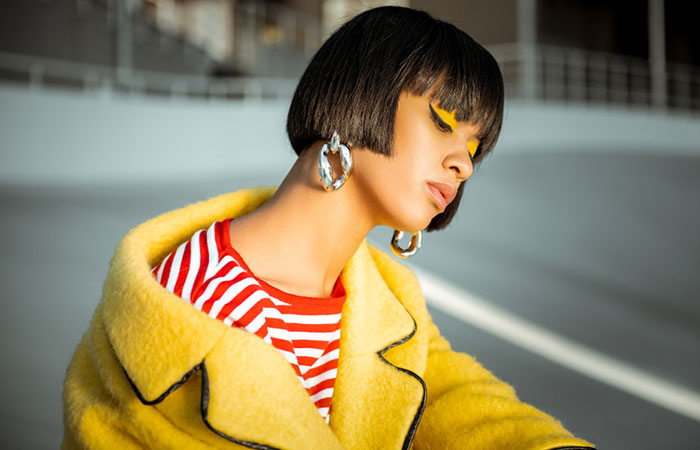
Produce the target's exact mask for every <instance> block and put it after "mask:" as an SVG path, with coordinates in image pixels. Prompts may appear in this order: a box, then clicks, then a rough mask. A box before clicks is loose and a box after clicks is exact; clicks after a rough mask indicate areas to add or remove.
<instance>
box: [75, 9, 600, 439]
mask: <svg viewBox="0 0 700 450" xmlns="http://www.w3.org/2000/svg"><path fill="white" fill-rule="evenodd" d="M502 114H503V84H502V79H501V75H500V71H499V69H498V66H497V64H496V63H495V61H494V60H493V58H492V57H491V56H490V55H489V54H488V53H487V52H486V51H485V50H484V49H483V48H482V47H481V46H479V45H478V44H477V43H475V42H474V41H473V40H472V39H471V38H469V37H468V36H467V35H466V34H464V33H463V32H461V31H459V30H457V29H456V28H455V27H453V26H451V25H449V24H446V23H443V22H440V21H436V20H434V19H433V18H431V17H430V16H429V15H427V14H425V13H422V12H417V11H414V10H410V9H405V8H396V7H385V8H377V9H374V10H370V11H367V12H365V13H363V14H360V15H359V16H357V17H356V18H354V19H353V20H351V21H350V22H348V23H347V24H345V25H344V26H343V27H342V28H340V29H339V30H338V31H337V32H336V33H335V34H334V35H333V36H331V37H330V38H329V39H328V41H327V42H326V43H325V44H324V45H323V46H322V48H321V49H320V50H319V51H318V53H317V54H316V55H315V56H314V58H313V59H312V61H311V63H310V64H309V66H308V68H307V70H306V72H305V73H304V75H303V76H302V78H301V80H300V82H299V86H298V87H297V90H296V92H295V94H294V98H293V99H292V104H291V107H290V110H289V116H288V121H287V132H288V135H289V139H290V142H291V144H292V147H293V148H294V150H295V151H296V153H297V154H298V155H299V157H298V159H297V161H296V163H295V164H294V166H293V167H292V168H291V170H290V171H289V174H288V175H287V177H286V178H285V179H284V181H283V182H282V184H281V185H280V186H279V188H278V189H277V190H274V189H265V188H263V189H251V190H245V191H239V192H235V193H232V194H228V195H224V196H220V197H217V198H214V199H211V200H208V201H205V202H202V203H198V204H195V205H191V206H189V207H186V208H183V209H181V210H178V211H173V212H170V213H167V214H164V215H162V216H160V217H158V218H156V219H153V220H151V221H149V222H146V223H145V224H143V225H141V226H139V227H137V228H135V229H134V230H132V231H131V232H130V233H129V234H128V235H127V236H126V237H125V238H124V240H123V241H122V242H121V243H120V245H119V247H118V248H117V251H116V253H115V256H114V258H113V260H112V263H111V268H110V274H109V276H108V278H107V281H106V283H105V288H104V296H103V299H102V301H101V302H100V304H99V305H98V307H97V310H96V313H95V316H94V319H93V321H92V324H91V327H90V329H89V330H88V332H87V333H86V335H85V337H84V338H83V340H82V342H81V343H80V344H79V346H78V349H77V351H76V354H75V356H74V359H73V361H72V363H71V365H70V367H69V370H68V375H67V378H66V385H65V393H64V401H65V426H66V434H65V439H64V448H120V449H126V448H143V447H147V448H187V449H200V448H201V449H212V448H256V449H340V448H355V449H372V448H377V449H393V448H396V449H398V448H404V449H408V448H409V447H411V446H413V447H414V448H416V449H419V448H440V449H444V448H479V449H485V448H488V449H497V448H503V449H520V448H522V449H554V448H559V449H561V448H588V447H589V444H587V443H586V442H584V441H582V440H579V439H576V438H574V437H573V436H572V435H571V434H570V433H568V432H567V431H566V430H565V429H564V428H562V426H561V425H560V424H559V423H558V422H557V421H556V420H554V419H552V418H551V417H549V416H547V415H546V414H544V413H542V412H540V411H538V410H536V409H535V408H533V407H531V406H529V405H526V404H523V403H521V402H520V401H518V399H517V397H516V396H515V393H514V391H513V389H512V388H511V387H510V386H508V385H506V384H504V383H502V382H500V381H499V380H497V379H496V378H494V377H493V376H492V375H491V374H490V373H489V372H488V371H486V370H485V369H483V368H482V367H481V366H480V365H479V364H478V363H476V361H475V360H474V359H472V358H471V357H469V356H467V355H464V354H460V353H456V352H452V351H451V350H450V347H449V344H448V343H447V341H445V339H444V338H442V337H441V336H440V334H439V332H438V330H437V328H436V327H435V326H434V325H433V324H432V322H431V320H430V317H429V315H428V313H427V310H426V307H425V301H424V299H423V297H422V294H421V290H420V286H419V285H418V283H417V281H416V279H415V277H414V276H413V275H412V274H411V273H410V271H408V270H407V269H406V268H404V267H403V266H401V265H400V264H398V263H396V262H395V261H393V260H392V259H391V258H390V257H388V256H387V255H386V254H384V253H382V252H381V251H379V250H377V249H374V248H372V247H371V246H369V245H368V244H367V243H366V241H365V236H366V234H367V233H368V232H369V231H370V230H371V229H372V228H374V227H375V226H377V225H387V226H390V227H392V228H394V229H396V230H401V231H404V232H410V233H412V234H413V237H412V240H411V244H410V246H409V248H408V249H404V248H402V247H401V245H400V244H399V242H398V236H397V235H395V239H394V242H392V248H393V250H394V251H395V253H397V254H398V255H399V256H408V255H410V254H412V253H414V252H415V251H417V249H418V247H419V246H420V236H421V234H420V233H421V230H423V229H426V230H428V231H432V230H437V229H440V228H443V227H445V226H446V225H447V224H448V223H449V222H450V220H451V219H452V217H453V216H454V214H455V211H456V209H457V205H458V203H459V198H460V197H461V194H462V190H463V186H464V182H465V181H466V180H467V179H468V178H469V176H470V175H471V174H472V171H473V168H474V165H475V164H478V163H479V162H480V161H481V160H482V159H483V158H484V156H485V155H486V154H488V152H489V151H490V150H491V149H492V148H493V145H494V143H495V142H496V138H497V136H498V133H499V131H500V126H501V120H502ZM319 175H320V176H319ZM183 300H185V301H183Z"/></svg>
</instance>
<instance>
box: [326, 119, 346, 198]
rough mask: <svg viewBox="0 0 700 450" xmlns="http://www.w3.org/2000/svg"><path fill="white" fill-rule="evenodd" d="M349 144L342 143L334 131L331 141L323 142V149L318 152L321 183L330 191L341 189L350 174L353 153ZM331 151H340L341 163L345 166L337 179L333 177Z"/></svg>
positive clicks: (334, 152)
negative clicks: (329, 159) (351, 153)
mask: <svg viewBox="0 0 700 450" xmlns="http://www.w3.org/2000/svg"><path fill="white" fill-rule="evenodd" d="M348 145H350V144H348ZM348 145H345V144H341V143H340V138H339V137H338V132H337V131H334V132H333V136H332V137H331V139H330V141H328V142H327V143H325V144H323V147H321V151H320V152H319V153H318V174H319V175H320V176H321V183H323V187H324V189H325V190H326V191H328V192H332V191H335V190H338V189H340V187H341V186H342V185H343V184H345V182H346V181H347V179H348V177H349V176H350V172H351V171H352V155H350V149H349V148H348ZM329 151H330V152H331V153H333V154H336V153H338V151H340V165H341V166H342V168H343V173H342V175H340V176H339V177H338V179H336V180H334V179H333V168H332V167H331V162H330V161H328V152H329Z"/></svg>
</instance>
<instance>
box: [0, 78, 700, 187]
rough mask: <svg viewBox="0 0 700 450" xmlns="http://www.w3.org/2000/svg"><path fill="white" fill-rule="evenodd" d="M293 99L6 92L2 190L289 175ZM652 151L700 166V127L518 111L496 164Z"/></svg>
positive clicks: (623, 114)
mask: <svg viewBox="0 0 700 450" xmlns="http://www.w3.org/2000/svg"><path fill="white" fill-rule="evenodd" d="M287 108H288V100H281V101H275V102H232V101H229V102H213V103H207V102H204V101H194V100H186V99H179V100H170V99H157V98H152V97H132V98H129V97H122V96H113V95H109V94H105V95H102V96H99V95H89V94H79V93H78V94H76V93H75V92H62V91H53V90H30V89H26V88H18V87H13V86H9V85H0V184H5V185H7V184H10V185H12V184H22V185H26V184H30V185H31V184H83V183H85V184H91V183H122V182H129V181H149V180H151V181H163V180H172V179H178V178H184V179H189V180H196V179H201V178H205V177H208V176H222V175H223V176H225V175H227V174H231V175H232V176H233V175H236V174H245V173H250V172H256V173H259V172H275V173H279V174H283V173H285V171H286V169H287V168H288V167H290V166H291V164H292V163H293V161H294V159H295V157H296V156H295V155H294V152H293V151H292V150H291V147H290V145H289V143H288V141H287V138H286V134H285V131H284V129H285V119H286V113H287ZM601 151H603V152H645V153H652V154H657V155H659V156H660V157H663V156H664V155H673V154H679V153H680V154H691V155H697V156H698V157H700V119H699V118H697V117H696V118H690V117H687V116H674V115H671V114H667V113H652V112H649V111H645V110H623V109H602V108H583V107H575V106H567V105H551V104H550V105H543V104H536V103H533V104H513V105H509V106H508V107H507V110H506V117H505V123H504V128H503V133H502V135H501V139H500V141H499V143H498V146H497V153H495V154H494V157H496V156H497V155H499V154H500V155H504V156H505V155H508V154H512V153H519V152H545V153H546V152H557V153H567V152H570V153H579V154H580V153H591V154H592V155H593V154H595V153H596V152H601Z"/></svg>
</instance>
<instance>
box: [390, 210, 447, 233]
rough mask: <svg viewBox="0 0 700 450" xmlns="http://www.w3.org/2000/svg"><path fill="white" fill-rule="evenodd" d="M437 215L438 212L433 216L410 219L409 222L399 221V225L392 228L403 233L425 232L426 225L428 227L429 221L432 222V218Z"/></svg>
mask: <svg viewBox="0 0 700 450" xmlns="http://www.w3.org/2000/svg"><path fill="white" fill-rule="evenodd" d="M437 214H439V212H438V213H435V214H433V215H424V216H421V217H414V218H411V219H410V220H404V221H401V223H400V224H396V226H392V228H394V229H396V230H400V231H405V232H407V233H416V232H418V231H421V230H425V229H426V228H427V227H428V225H430V221H431V220H433V217H435V216H436V215H437Z"/></svg>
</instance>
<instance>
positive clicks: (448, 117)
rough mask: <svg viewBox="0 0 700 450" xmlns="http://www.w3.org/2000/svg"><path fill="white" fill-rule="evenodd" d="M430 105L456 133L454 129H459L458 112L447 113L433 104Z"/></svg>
mask: <svg viewBox="0 0 700 450" xmlns="http://www.w3.org/2000/svg"><path fill="white" fill-rule="evenodd" d="M430 105H431V106H432V107H433V110H434V111H435V112H436V113H437V115H438V116H440V118H441V119H442V121H443V122H445V123H446V124H447V125H449V126H450V128H452V131H454V129H455V128H456V127H457V118H456V117H455V112H457V110H454V111H452V112H447V111H445V110H444V109H442V108H440V107H439V106H437V105H435V104H434V103H431V104H430Z"/></svg>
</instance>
